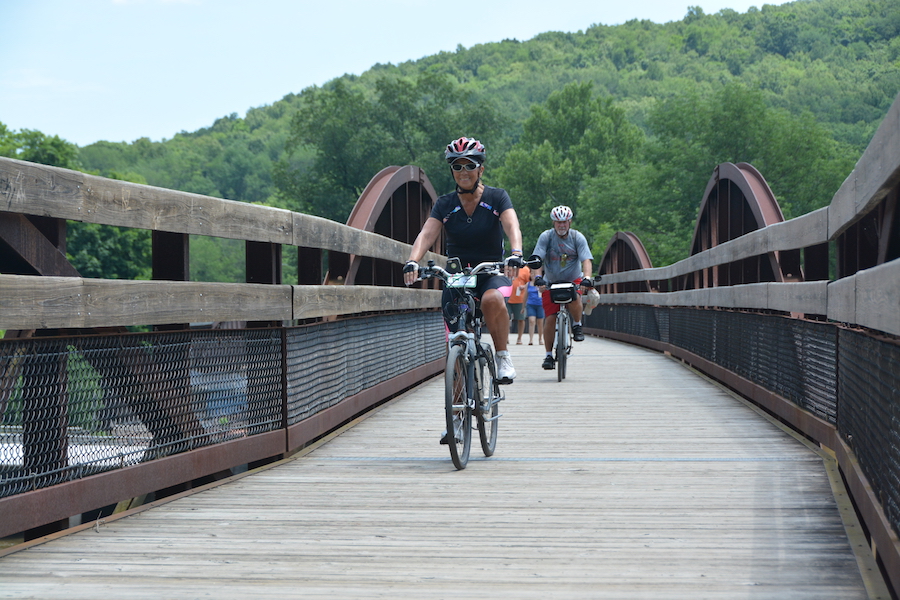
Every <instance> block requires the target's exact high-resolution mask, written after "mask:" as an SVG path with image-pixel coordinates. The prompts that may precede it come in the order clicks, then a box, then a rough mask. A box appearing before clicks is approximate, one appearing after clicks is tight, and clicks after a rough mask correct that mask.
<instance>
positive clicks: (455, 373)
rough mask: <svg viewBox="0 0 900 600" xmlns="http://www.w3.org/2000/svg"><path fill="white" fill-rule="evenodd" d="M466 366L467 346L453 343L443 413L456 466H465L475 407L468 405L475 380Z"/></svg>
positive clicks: (447, 371)
mask: <svg viewBox="0 0 900 600" xmlns="http://www.w3.org/2000/svg"><path fill="white" fill-rule="evenodd" d="M466 367H467V365H466V358H465V351H464V347H463V346H458V345H454V346H451V347H450V354H449V355H448V356H447V368H446V370H445V371H444V412H445V415H446V419H447V441H448V445H449V446H450V458H451V459H452V460H453V465H454V466H455V467H456V468H457V469H465V468H466V464H467V463H468V462H469V449H470V448H471V446H472V409H471V407H470V406H469V398H470V397H471V394H469V393H468V390H469V389H471V387H470V386H472V385H473V384H474V382H473V381H471V379H470V377H469V370H468V369H467V368H466Z"/></svg>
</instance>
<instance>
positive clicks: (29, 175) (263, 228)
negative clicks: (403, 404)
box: [0, 158, 445, 264]
mask: <svg viewBox="0 0 900 600" xmlns="http://www.w3.org/2000/svg"><path fill="white" fill-rule="evenodd" d="M0 210H4V211H8V212H15V213H22V214H34V215H43V216H52V217H57V218H63V219H70V220H74V221H84V222H88V223H100V224H104V225H115V226H118V227H131V228H137V229H149V230H154V231H167V232H171V233H185V234H191V235H205V236H213V237H222V238H230V239H240V240H248V241H254V242H268V243H275V244H292V245H294V246H307V247H314V248H324V249H328V250H335V251H339V252H344V253H347V254H357V255H360V256H371V257H374V258H382V259H385V260H390V261H393V262H398V263H403V262H405V261H406V259H407V258H409V252H410V250H411V248H412V247H411V246H410V245H409V244H404V243H402V242H398V241H396V240H392V239H390V238H387V237H385V236H382V235H378V234H374V233H370V232H366V231H362V230H359V229H356V228H353V227H348V226H347V225H344V224H342V223H336V222H334V221H329V220H328V219H323V218H321V217H314V216H312V215H304V214H300V213H292V212H291V211H287V210H282V209H278V208H272V207H269V206H259V205H255V204H248V203H245V202H235V201H233V200H224V199H221V198H212V197H210V196H203V195H200V194H191V193H188V192H180V191H176V190H168V189H164V188H158V187H154V186H149V185H141V184H137V183H131V182H127V181H118V180H113V179H106V178H103V177H97V176H94V175H87V174H84V173H79V172H77V171H70V170H68V169H60V168H57V167H48V166H45V165H38V164H35V163H29V162H25V161H20V160H14V159H8V158H0ZM429 258H430V259H431V260H435V261H436V262H437V263H438V264H444V263H443V262H442V261H444V260H445V259H444V258H443V257H441V256H440V255H436V254H433V253H429V255H428V256H427V257H426V260H427V259H429Z"/></svg>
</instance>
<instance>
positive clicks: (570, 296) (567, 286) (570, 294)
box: [550, 283, 578, 304]
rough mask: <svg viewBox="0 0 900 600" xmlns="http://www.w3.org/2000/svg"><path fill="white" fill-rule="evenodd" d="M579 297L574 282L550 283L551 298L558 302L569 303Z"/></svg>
mask: <svg viewBox="0 0 900 600" xmlns="http://www.w3.org/2000/svg"><path fill="white" fill-rule="evenodd" d="M576 298H578V292H576V291H575V284H574V283H553V284H551V285H550V300H552V301H553V302H555V303H556V304H568V303H569V302H574V301H575V299H576Z"/></svg>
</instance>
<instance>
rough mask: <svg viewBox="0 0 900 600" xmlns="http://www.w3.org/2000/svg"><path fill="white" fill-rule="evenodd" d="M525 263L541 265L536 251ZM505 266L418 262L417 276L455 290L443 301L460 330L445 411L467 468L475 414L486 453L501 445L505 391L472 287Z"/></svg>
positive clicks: (450, 360) (448, 372) (453, 449)
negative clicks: (457, 267) (454, 268)
mask: <svg viewBox="0 0 900 600" xmlns="http://www.w3.org/2000/svg"><path fill="white" fill-rule="evenodd" d="M453 261H454V259H450V261H448V263H453ZM457 262H458V261H457ZM525 264H526V265H528V266H532V265H535V266H534V267H533V268H540V265H541V261H540V259H539V258H536V257H532V258H531V259H529V260H528V261H526V263H525ZM503 267H504V263H503V262H485V263H480V264H479V265H477V266H476V267H474V268H471V269H469V268H466V269H464V270H463V271H462V272H460V273H449V272H448V271H446V270H444V269H442V268H441V267H438V266H435V264H434V261H428V266H426V267H420V268H419V279H430V278H433V277H437V278H438V279H440V280H441V281H443V282H444V285H445V286H446V287H447V288H448V289H450V290H451V297H452V301H451V302H450V304H449V305H448V306H445V307H444V311H445V314H444V316H445V318H446V319H447V321H448V322H449V323H451V324H454V325H455V328H456V330H457V331H456V332H455V333H451V334H450V340H449V342H450V343H449V352H448V354H447V366H446V369H445V370H444V414H445V419H446V421H447V442H448V445H449V447H450V458H451V459H452V460H453V465H454V466H455V467H456V468H457V469H465V468H466V465H467V464H468V462H469V451H470V449H471V446H472V416H473V415H474V416H475V420H476V422H477V427H478V437H479V438H480V439H481V450H482V451H483V452H484V455H485V456H491V455H493V454H494V450H495V448H496V447H497V428H498V425H499V423H498V421H499V419H500V416H501V415H500V412H499V410H500V409H499V404H500V402H501V401H503V400H504V398H505V397H506V395H505V394H504V393H503V391H502V389H501V387H500V384H499V383H498V382H497V364H496V363H495V362H494V352H493V350H492V349H491V346H490V345H489V344H487V343H486V342H482V341H481V332H482V328H483V326H484V320H483V315H482V313H481V308H480V298H476V297H475V295H474V288H475V287H476V284H477V277H478V275H479V274H487V275H500V274H501V273H502V272H503Z"/></svg>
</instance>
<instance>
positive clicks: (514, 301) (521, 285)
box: [507, 267, 531, 345]
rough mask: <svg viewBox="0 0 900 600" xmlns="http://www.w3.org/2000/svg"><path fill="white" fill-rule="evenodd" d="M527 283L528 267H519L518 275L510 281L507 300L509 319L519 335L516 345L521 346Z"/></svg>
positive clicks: (529, 276)
mask: <svg viewBox="0 0 900 600" xmlns="http://www.w3.org/2000/svg"><path fill="white" fill-rule="evenodd" d="M529 281H531V270H530V269H529V268H528V267H521V268H520V269H519V274H518V275H517V276H516V277H515V279H513V280H512V285H511V286H510V291H509V298H508V299H507V305H508V306H509V314H510V318H511V319H512V320H514V321H515V322H516V331H517V332H518V334H519V337H518V339H516V344H518V345H522V334H523V333H524V332H525V301H526V300H527V299H528V282H529Z"/></svg>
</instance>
